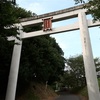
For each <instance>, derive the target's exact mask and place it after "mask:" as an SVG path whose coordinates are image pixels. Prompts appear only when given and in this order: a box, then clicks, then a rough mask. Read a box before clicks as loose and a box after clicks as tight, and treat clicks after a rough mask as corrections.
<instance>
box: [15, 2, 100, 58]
mask: <svg viewBox="0 0 100 100" xmlns="http://www.w3.org/2000/svg"><path fill="white" fill-rule="evenodd" d="M16 1H17V4H18V6H19V7H22V8H25V9H26V10H28V11H29V10H30V11H31V12H33V13H36V14H37V15H41V14H45V13H49V12H53V11H57V10H62V9H65V8H69V7H73V6H76V5H75V2H74V0H16ZM89 18H91V17H90V16H87V19H89ZM77 20H78V19H77V18H75V19H70V20H66V21H61V22H57V23H53V27H58V26H65V25H68V24H69V23H70V24H71V23H74V22H75V21H77ZM89 33H90V39H91V45H92V51H93V56H94V58H95V57H100V47H99V45H100V28H99V27H94V28H89ZM51 36H52V37H54V38H55V39H56V42H57V43H58V44H59V46H60V47H61V48H62V50H63V52H64V57H65V58H69V57H71V56H76V55H80V54H82V45H81V37H80V30H77V31H70V32H64V33H59V34H54V35H51Z"/></svg>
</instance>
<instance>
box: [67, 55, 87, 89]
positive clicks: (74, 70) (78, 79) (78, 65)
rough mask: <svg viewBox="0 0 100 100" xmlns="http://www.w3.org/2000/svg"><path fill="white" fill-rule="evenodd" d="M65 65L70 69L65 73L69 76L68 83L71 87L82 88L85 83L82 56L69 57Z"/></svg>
mask: <svg viewBox="0 0 100 100" xmlns="http://www.w3.org/2000/svg"><path fill="white" fill-rule="evenodd" d="M66 63H67V65H68V66H70V68H71V70H70V72H68V73H67V74H69V80H68V81H70V85H71V87H74V88H75V87H83V86H84V85H85V84H86V82H85V71H84V63H83V57H82V55H79V56H77V57H70V58H69V59H67V60H66ZM73 83H74V84H73Z"/></svg>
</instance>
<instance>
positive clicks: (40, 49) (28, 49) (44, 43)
mask: <svg viewBox="0 0 100 100" xmlns="http://www.w3.org/2000/svg"><path fill="white" fill-rule="evenodd" d="M29 44H30V45H29ZM62 55H63V52H62V50H61V48H59V46H58V44H57V43H56V41H55V39H54V38H51V37H49V36H41V37H35V38H30V39H26V40H24V41H23V48H22V58H21V66H20V74H19V75H21V76H23V77H24V79H26V80H28V81H29V80H32V79H35V80H37V81H42V82H46V81H49V82H50V83H52V82H53V81H55V80H56V79H57V78H58V75H59V74H61V73H63V69H64V58H63V57H62Z"/></svg>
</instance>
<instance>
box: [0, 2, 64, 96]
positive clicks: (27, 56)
mask: <svg viewBox="0 0 100 100" xmlns="http://www.w3.org/2000/svg"><path fill="white" fill-rule="evenodd" d="M0 5H1V6H0V7H2V9H0V10H1V12H0V15H1V16H0V29H1V30H0V31H1V33H0V95H2V94H4V93H5V92H6V86H7V79H8V75H9V69H10V62H11V57H12V51H13V46H14V43H13V41H12V42H8V41H6V40H7V36H10V35H13V36H16V30H17V29H16V28H15V29H14V28H8V29H7V28H5V27H6V26H7V27H10V25H13V23H16V22H19V17H20V18H26V17H30V16H32V13H31V12H29V11H26V10H25V9H23V8H20V7H17V6H14V5H12V4H10V2H5V3H2V2H0ZM3 8H4V9H3ZM41 28H42V27H41V25H38V26H30V27H24V31H26V32H29V31H35V30H39V29H41ZM13 32H14V33H13ZM63 54H64V53H63V51H62V49H61V48H60V47H59V45H58V44H57V43H56V40H55V39H54V38H52V37H50V36H49V35H46V36H39V37H34V38H29V39H25V40H23V47H22V54H21V61H20V68H19V78H18V89H20V86H21V90H23V89H24V88H23V89H22V87H23V86H24V84H25V83H26V82H30V81H38V82H46V81H48V83H49V84H52V83H53V82H54V81H56V80H58V78H59V75H60V74H62V73H63V71H64V58H63ZM2 96H3V95H2Z"/></svg>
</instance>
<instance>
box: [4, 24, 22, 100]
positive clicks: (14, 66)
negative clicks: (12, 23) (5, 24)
mask: <svg viewBox="0 0 100 100" xmlns="http://www.w3.org/2000/svg"><path fill="white" fill-rule="evenodd" d="M18 32H19V34H20V39H21V38H22V34H23V31H22V27H21V26H19V30H18ZM15 43H18V44H15V45H14V48H13V54H12V61H11V67H10V72H9V78H8V86H7V92H6V98H5V100H15V95H16V87H17V79H18V70H19V63H20V55H21V48H22V40H18V39H17V38H16V39H15Z"/></svg>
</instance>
